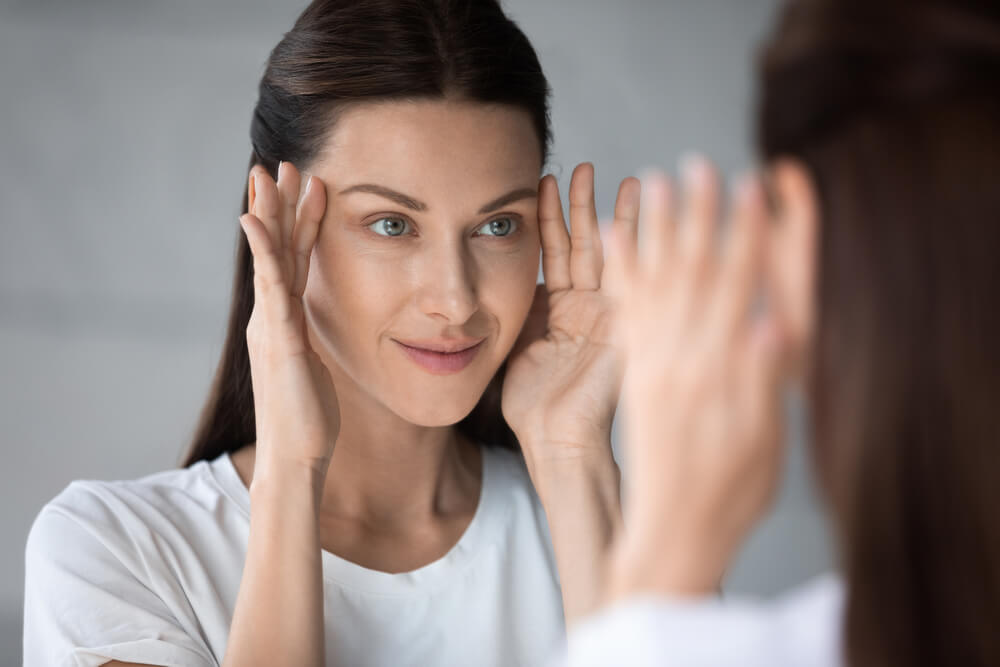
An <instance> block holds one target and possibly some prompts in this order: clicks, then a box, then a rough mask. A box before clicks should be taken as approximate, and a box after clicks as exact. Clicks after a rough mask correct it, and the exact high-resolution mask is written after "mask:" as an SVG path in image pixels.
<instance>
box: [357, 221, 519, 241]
mask: <svg viewBox="0 0 1000 667" xmlns="http://www.w3.org/2000/svg"><path fill="white" fill-rule="evenodd" d="M384 220H393V221H396V222H402V223H403V224H404V225H408V226H410V227H412V223H411V222H410V221H409V220H407V219H406V218H404V217H402V216H395V215H383V216H382V217H380V218H377V219H376V220H373V221H372V222H369V223H366V224H365V227H366V228H367V229H371V230H372V233H373V234H376V235H378V236H381V237H382V238H396V237H400V236H405V235H406V234H405V232H403V233H400V234H380V233H379V232H376V231H375V230H374V229H372V228H373V227H374V226H375V225H376V224H378V223H380V222H382V221H384ZM498 220H508V221H510V223H511V226H512V229H511V230H510V231H509V232H507V233H506V234H504V235H503V236H498V235H496V234H478V233H477V234H476V236H485V237H492V238H496V239H509V238H512V237H514V236H515V235H516V234H517V233H518V232H519V231H520V230H521V224H522V223H521V221H520V220H519V219H518V218H517V217H516V216H513V215H502V216H499V217H496V218H492V219H490V220H488V221H487V222H484V223H483V224H482V225H480V226H479V227H477V228H476V229H477V231H478V230H479V229H482V228H483V227H486V226H487V225H490V224H492V223H494V222H497V221H498Z"/></svg>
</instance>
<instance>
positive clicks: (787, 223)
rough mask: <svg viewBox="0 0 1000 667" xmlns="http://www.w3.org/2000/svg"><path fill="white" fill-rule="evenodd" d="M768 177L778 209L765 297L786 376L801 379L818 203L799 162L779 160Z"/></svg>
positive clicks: (810, 315) (810, 321) (811, 319)
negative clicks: (784, 353) (786, 363)
mask: <svg viewBox="0 0 1000 667" xmlns="http://www.w3.org/2000/svg"><path fill="white" fill-rule="evenodd" d="M768 171H769V175H770V181H771V184H772V194H773V195H774V198H775V204H776V213H775V216H776V219H775V220H774V224H773V226H772V229H771V235H770V238H771V244H770V249H769V252H768V263H769V266H768V280H769V282H770V285H769V290H768V292H769V294H770V295H771V307H772V308H773V309H774V313H775V315H776V316H777V317H778V322H779V326H780V328H781V331H782V337H783V340H784V342H785V344H786V345H787V346H788V350H789V352H790V353H791V354H790V360H791V365H792V367H791V368H790V369H789V371H790V373H791V375H792V377H793V378H796V379H800V378H801V376H802V373H803V370H804V363H805V361H806V360H807V359H808V355H809V350H810V348H811V347H812V341H813V331H814V327H815V322H816V307H817V304H816V281H817V269H818V266H817V264H818V261H819V257H818V243H819V225H820V224H821V223H820V220H819V200H818V197H817V192H816V187H815V182H814V181H813V178H812V175H811V174H810V172H809V170H808V169H807V168H806V166H805V165H804V164H803V163H802V162H800V161H798V160H794V159H789V158H779V159H778V160H776V161H774V162H773V163H772V164H771V165H770V167H769V169H768Z"/></svg>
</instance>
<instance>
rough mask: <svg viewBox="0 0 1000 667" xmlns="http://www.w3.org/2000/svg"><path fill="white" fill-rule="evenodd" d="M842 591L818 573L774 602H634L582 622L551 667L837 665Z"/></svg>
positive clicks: (659, 599)
mask: <svg viewBox="0 0 1000 667" xmlns="http://www.w3.org/2000/svg"><path fill="white" fill-rule="evenodd" d="M843 608H844V586H843V582H842V581H841V579H840V578H839V577H837V576H836V575H833V574H825V575H822V576H820V577H817V578H815V579H814V580H812V581H810V582H808V583H807V584H805V585H803V586H801V587H799V588H797V589H794V590H792V591H790V592H788V593H785V594H784V595H782V596H780V597H779V598H777V599H775V600H772V601H767V602H758V601H752V600H748V599H719V598H699V599H680V598H664V597H654V596H652V595H650V596H635V597H633V598H630V599H627V600H622V601H621V602H620V603H618V604H616V605H614V606H612V607H610V608H608V609H605V610H603V611H601V612H599V613H597V614H594V615H593V616H591V617H589V618H587V619H584V620H582V621H581V622H580V623H579V624H577V625H576V626H574V627H573V629H572V630H571V631H570V635H569V643H568V655H567V651H566V650H565V647H564V650H560V651H559V652H558V654H557V655H556V657H554V658H553V660H552V661H551V663H550V666H551V667H599V666H600V667H605V666H606V665H616V666H620V667H675V666H677V665H683V666H684V667H731V666H733V665H739V666H740V667H840V666H841V665H842V664H843V656H842V650H841V636H842V635H841V630H842V627H843V620H842V616H843Z"/></svg>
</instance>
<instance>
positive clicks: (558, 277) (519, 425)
mask: <svg viewBox="0 0 1000 667" xmlns="http://www.w3.org/2000/svg"><path fill="white" fill-rule="evenodd" d="M569 200H570V225H571V230H570V232H567V230H566V223H565V221H564V219H563V212H562V204H561V203H560V201H559V189H558V186H557V185H556V181H555V178H553V177H552V176H546V177H545V178H544V179H542V182H541V183H540V185H539V192H538V219H539V228H540V232H541V241H542V270H543V271H544V273H545V284H544V285H539V286H538V288H537V291H536V294H535V302H534V304H533V306H532V309H531V314H530V315H529V316H528V320H527V322H526V324H525V326H524V329H523V330H522V332H521V336H520V338H519V339H518V342H517V343H516V344H515V346H514V349H513V350H512V352H511V354H510V357H509V358H508V360H507V373H506V377H505V378H504V387H503V398H502V405H503V414H504V417H505V418H506V419H507V423H508V424H510V426H511V428H512V429H513V430H514V434H515V435H517V438H518V440H519V441H520V443H521V449H522V451H523V452H524V457H525V461H526V463H527V465H528V472H529V474H530V475H531V480H532V482H533V483H534V485H535V489H536V490H537V491H538V494H539V497H540V499H541V501H542V505H543V507H544V508H545V515H546V518H547V519H548V523H549V530H550V533H551V536H552V546H553V548H554V550H555V557H556V565H557V566H558V568H559V580H560V584H561V586H562V596H563V610H564V613H565V615H566V622H567V624H572V623H573V622H574V621H575V620H576V619H578V618H582V617H583V616H585V615H586V614H588V613H590V612H592V611H593V610H594V609H596V608H597V606H598V605H599V604H600V601H601V594H602V591H603V589H604V581H603V578H604V576H605V573H606V572H607V568H606V561H607V558H608V555H609V553H610V552H609V549H610V545H611V543H612V541H613V540H614V537H615V535H616V534H617V533H618V531H619V529H620V526H621V500H620V481H621V477H620V474H619V471H618V466H617V464H616V463H615V460H614V457H613V456H612V452H611V422H612V419H613V418H614V414H615V408H616V407H617V404H618V394H619V391H620V387H621V382H622V376H623V374H624V368H623V365H624V354H623V349H622V347H621V346H620V345H619V344H618V342H617V341H616V340H615V336H616V332H617V330H618V328H619V327H618V326H617V325H616V322H615V316H616V315H615V309H616V304H617V299H615V298H613V296H612V290H611V287H612V286H611V285H609V284H608V282H607V280H606V279H605V276H604V274H605V270H604V250H603V246H602V244H601V236H600V232H599V229H598V224H597V211H596V209H595V207H594V168H593V166H592V165H590V164H581V165H580V166H578V167H577V168H576V169H575V170H574V171H573V178H572V181H571V182H570V188H569ZM638 214H639V182H638V180H636V179H634V178H627V179H625V180H624V181H623V182H622V184H621V187H620V188H619V190H618V200H617V203H616V204H615V222H614V223H613V224H614V225H615V226H616V228H618V230H619V231H620V232H621V233H622V234H623V235H626V236H627V235H629V234H635V233H636V229H637V226H638Z"/></svg>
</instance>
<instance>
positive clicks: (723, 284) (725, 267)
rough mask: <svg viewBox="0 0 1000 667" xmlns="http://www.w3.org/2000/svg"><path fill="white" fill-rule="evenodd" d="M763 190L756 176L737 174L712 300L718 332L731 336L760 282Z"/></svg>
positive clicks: (744, 318)
mask: <svg viewBox="0 0 1000 667" xmlns="http://www.w3.org/2000/svg"><path fill="white" fill-rule="evenodd" d="M765 206H766V204H765V199H764V193H763V190H762V188H761V184H760V182H759V180H758V179H757V178H756V177H753V176H746V177H743V178H741V179H740V180H739V181H738V183H737V186H736V192H735V195H734V197H733V204H732V221H731V223H730V225H729V231H728V235H727V238H726V241H725V246H724V248H723V254H722V267H721V269H720V275H719V280H718V284H717V285H716V294H715V296H714V298H713V301H712V309H713V311H714V313H713V315H712V319H713V323H714V326H715V328H716V331H718V333H719V335H720V336H722V337H723V338H724V339H727V340H735V338H736V334H737V332H738V331H739V330H740V328H741V327H743V326H745V323H746V321H747V318H748V316H749V315H750V309H751V307H752V305H753V304H752V301H753V298H754V295H755V294H756V291H757V289H758V287H760V285H761V284H762V283H763V278H764V276H763V271H764V266H765V262H764V253H765V246H766V243H765V237H766V233H767V227H766V224H765V221H766V209H765Z"/></svg>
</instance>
